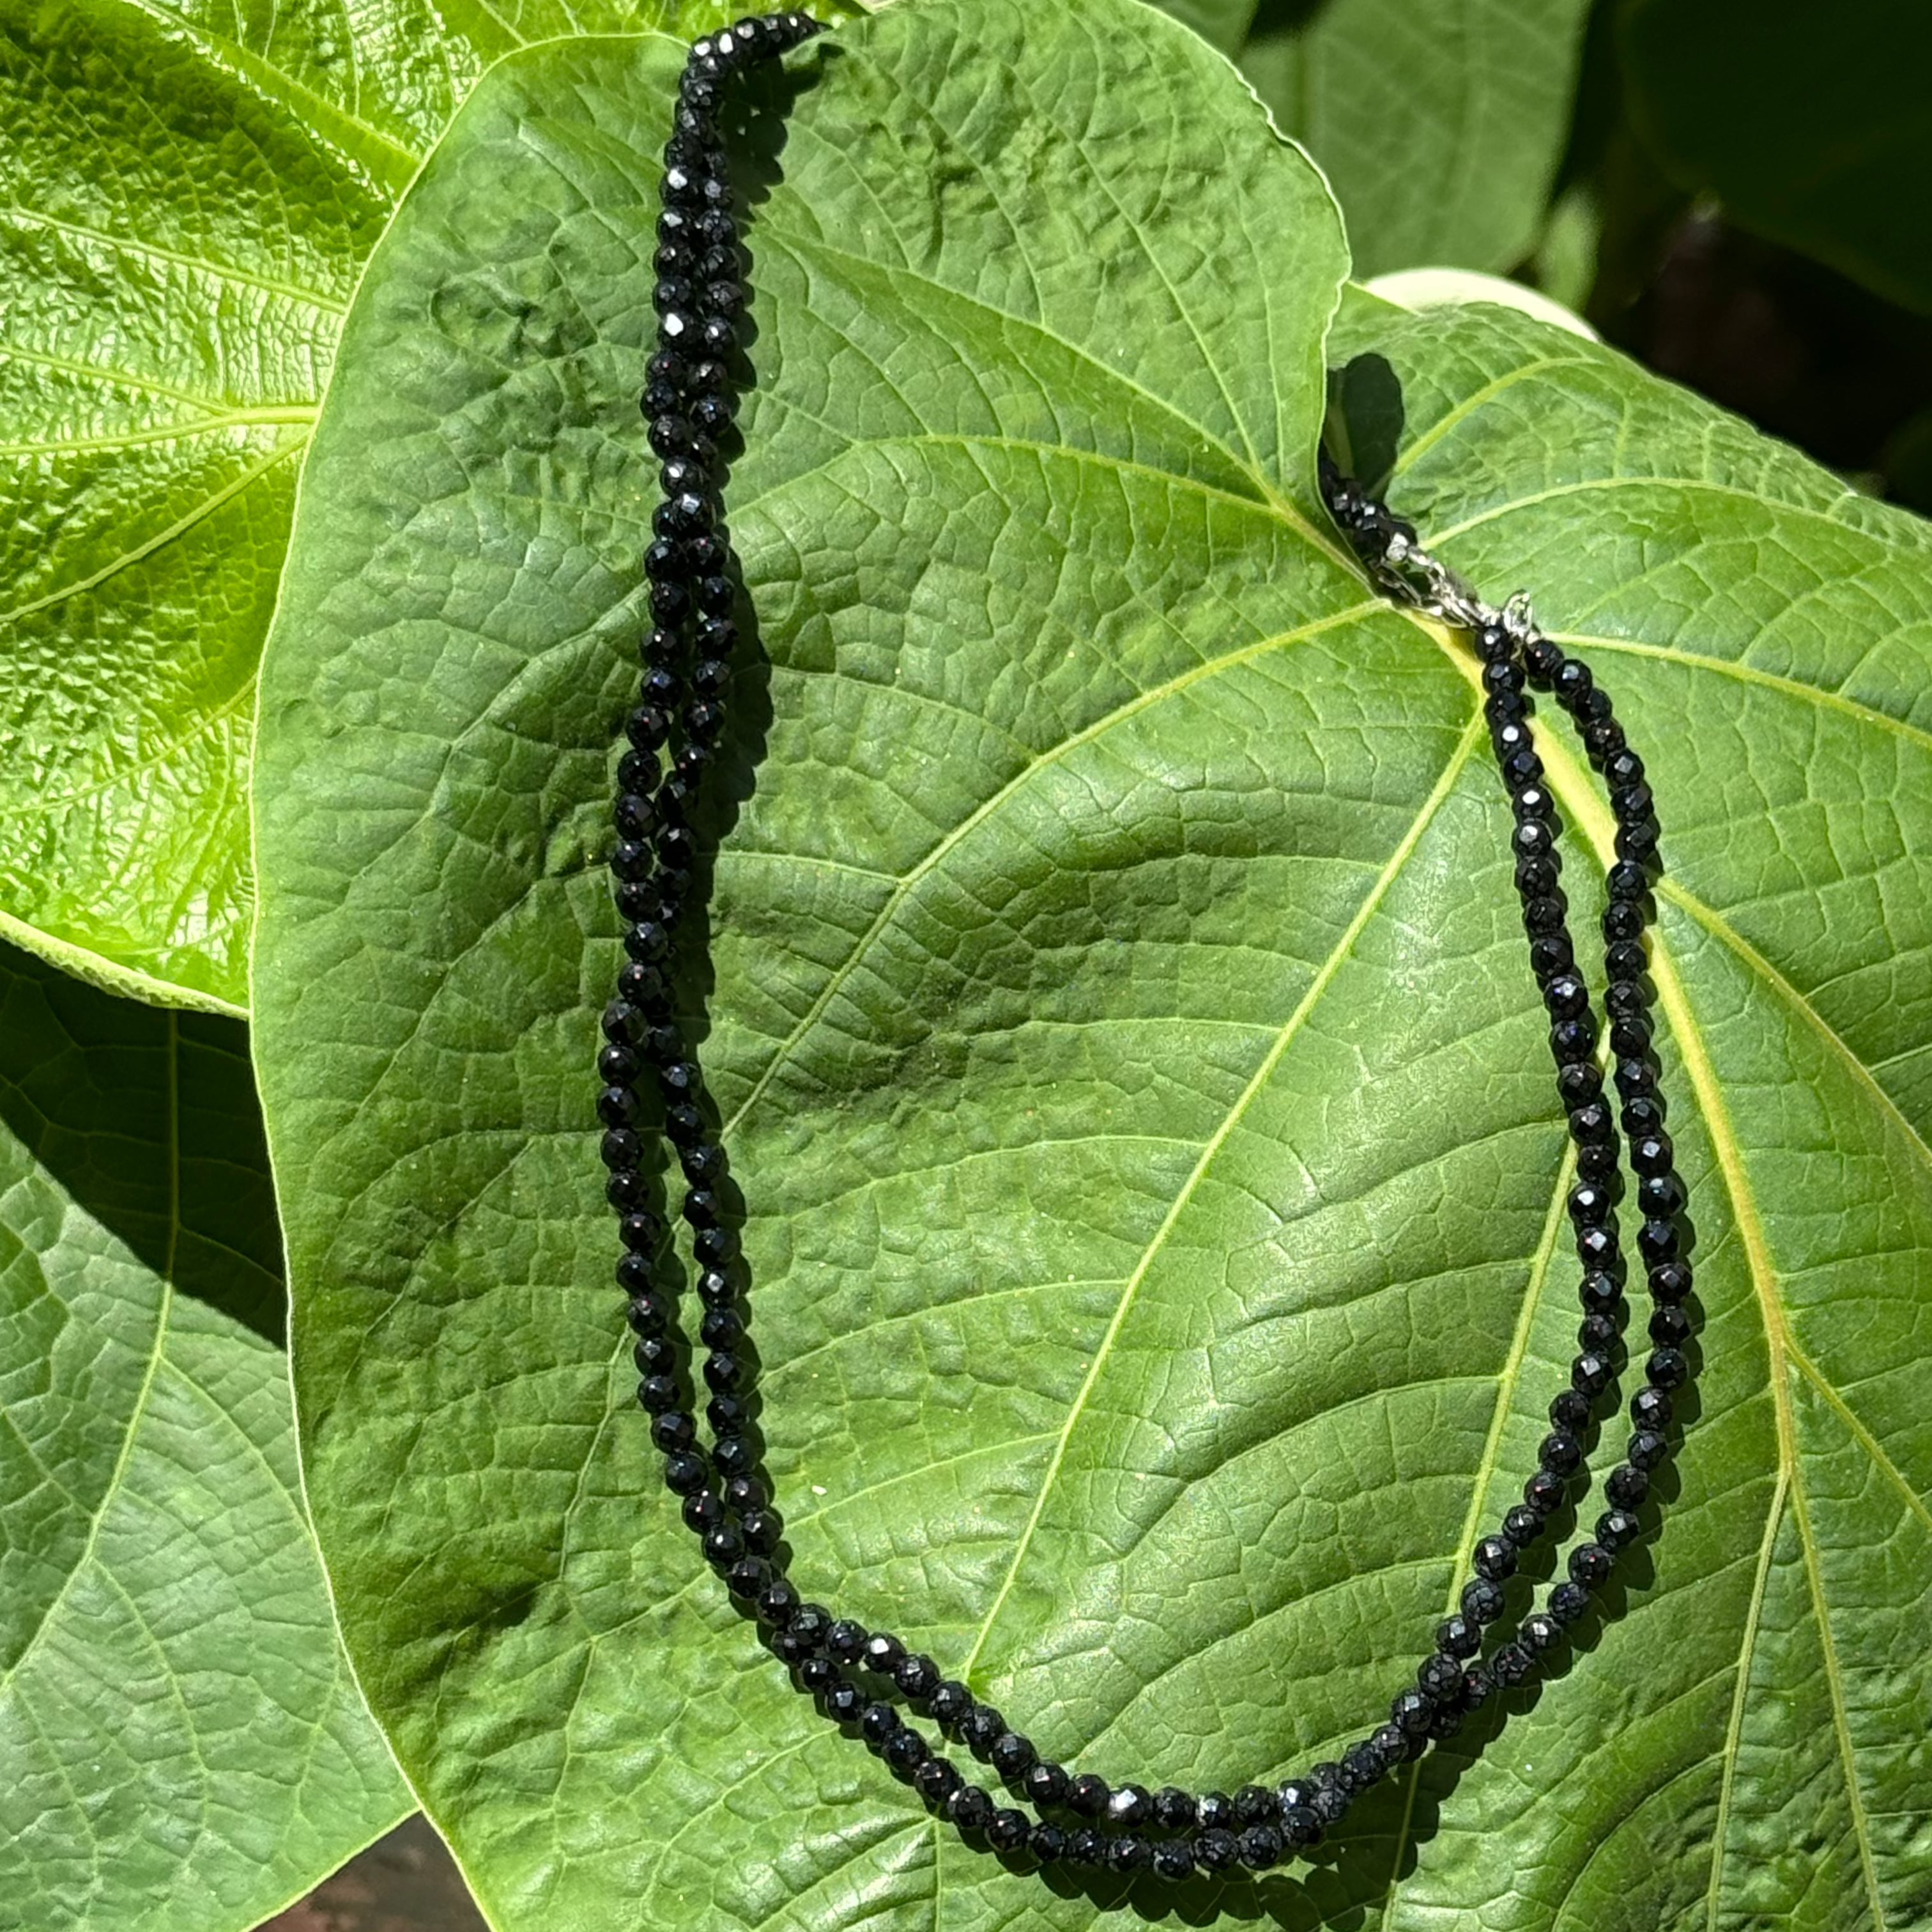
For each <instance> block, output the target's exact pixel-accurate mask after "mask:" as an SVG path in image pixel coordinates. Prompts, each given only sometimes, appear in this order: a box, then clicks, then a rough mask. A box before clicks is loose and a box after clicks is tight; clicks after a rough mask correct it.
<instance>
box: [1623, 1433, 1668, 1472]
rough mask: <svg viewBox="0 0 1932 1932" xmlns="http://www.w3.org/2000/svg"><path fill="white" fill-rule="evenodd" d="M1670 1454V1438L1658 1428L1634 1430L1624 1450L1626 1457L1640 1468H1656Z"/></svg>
mask: <svg viewBox="0 0 1932 1932" xmlns="http://www.w3.org/2000/svg"><path fill="white" fill-rule="evenodd" d="M1624 1454H1625V1457H1626V1458H1627V1459H1628V1460H1629V1462H1630V1463H1631V1465H1632V1466H1634V1467H1635V1468H1637V1469H1655V1468H1656V1467H1657V1466H1658V1464H1659V1463H1662V1462H1663V1461H1664V1460H1665V1458H1666V1457H1668V1456H1669V1455H1670V1442H1669V1440H1668V1439H1667V1438H1666V1437H1665V1436H1664V1433H1663V1431H1662V1430H1657V1429H1640V1430H1636V1431H1634V1433H1632V1435H1631V1439H1630V1441H1629V1442H1628V1445H1626V1446H1625V1450H1624Z"/></svg>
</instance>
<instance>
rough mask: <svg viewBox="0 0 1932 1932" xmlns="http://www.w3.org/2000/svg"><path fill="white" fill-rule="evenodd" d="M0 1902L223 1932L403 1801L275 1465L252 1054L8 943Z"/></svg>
mask: <svg viewBox="0 0 1932 1932" xmlns="http://www.w3.org/2000/svg"><path fill="white" fill-rule="evenodd" d="M0 1221H4V1224H5V1231H6V1232H5V1235H4V1237H0V1242H4V1247H0V1341H4V1345H5V1347H4V1361H5V1368H4V1370H0V1583H4V1589H0V1766H5V1778H4V1779H0V1897H5V1900H6V1910H5V1916H6V1918H7V1922H8V1923H9V1924H16V1925H20V1926H22V1927H29V1926H31V1927H33V1928H34V1932H68V1928H74V1932H80V1928H82V1927H86V1928H89V1932H107V1928H109V1927H112V1928H114V1932H133V1928H135V1927H139V1928H142V1932H163V1928H166V1932H223V1928H233V1932H244V1929H245V1928H246V1927H249V1926H251V1925H254V1924H256V1923H257V1921H259V1920H260V1919H261V1918H263V1917H264V1916H265V1915H266V1914H268V1913H269V1912H272V1911H274V1910H275V1909H278V1907H279V1906H282V1905H284V1904H285V1903H287V1901H288V1900H289V1899H290V1897H292V1896H294V1895H295V1894H298V1893H299V1892H302V1891H305V1890H306V1889H307V1888H308V1886H309V1885H312V1884H313V1883H314V1882H315V1880H316V1879H318V1878H320V1877H321V1876H323V1874H324V1873H326V1872H327V1871H329V1870H331V1869H332V1867H335V1865H337V1864H340V1863H341V1861H342V1860H343V1859H344V1858H347V1856H348V1855H349V1854H350V1852H353V1851H355V1850H356V1849H358V1848H359V1846H362V1845H363V1844H364V1843H367V1842H368V1841H369V1840H370V1839H371V1838H374V1837H375V1836H377V1835H378V1834H379V1833H380V1832H383V1830H385V1829H387V1827H388V1826H390V1825H392V1824H393V1823H395V1820H397V1819H398V1817H401V1815H402V1814H403V1813H404V1811H406V1810H407V1809H408V1808H409V1800H408V1797H407V1793H405V1791H404V1788H403V1786H402V1782H401V1779H400V1778H398V1776H397V1775H396V1772H395V1766H393V1765H392V1763H391V1762H390V1759H389V1753H388V1751H387V1750H386V1748H385V1747H384V1745H383V1742H382V1740H381V1739H380V1736H378V1735H377V1732H376V1729H375V1727H374V1725H373V1724H371V1721H370V1719H369V1716H368V1712H366V1711H365V1709H364V1708H363V1706H362V1700H361V1698H360V1697H359V1695H358V1694H357V1692H356V1688H355V1686H354V1685H353V1682H351V1680H350V1675H349V1668H348V1663H347V1659H346V1658H344V1655H343V1654H342V1649H341V1645H340V1644H339V1643H338V1641H337V1640H336V1638H335V1632H334V1628H333V1622H332V1617H331V1615H330V1611H329V1599H328V1595H327V1592H326V1588H325V1586H324V1584H323V1576H322V1571H321V1568H320V1565H319V1564H318V1562H317V1557H316V1552H315V1546H314V1541H313V1540H312V1539H311V1537H310V1535H309V1532H308V1523H307V1520H306V1519H305V1515H304V1513H303V1509H302V1499H301V1496H300V1494H299V1490H298V1487H297V1483H296V1466H295V1462H296V1458H295V1430H294V1418H293V1415H291V1413H290V1403H289V1394H288V1382H287V1362H286V1361H285V1359H284V1356H283V1355H282V1352H281V1346H280V1342H281V1328H282V1321H283V1307H282V1284H281V1239H280V1235H279V1233H278V1229H277V1226H276V1221H275V1205H274V1202H273V1200H272V1197H271V1193H270V1189H269V1175H268V1165H267V1161H266V1156H265V1153H264V1150H263V1145H262V1136H261V1124H260V1115H259V1114H258V1113H257V1109H256V1106H255V1100H254V1088H253V1082H252V1080H251V1075H250V1072H249V1068H248V1054H247V1049H246V1045H245V1041H244V1040H243V1039H242V1034H241V1031H240V1029H239V1028H237V1027H236V1026H235V1025H233V1022H228V1021H224V1020H220V1019H213V1018H211V1017H208V1016H196V1015H184V1016H180V1017H178V1018H177V1017H176V1016H173V1015H163V1014H160V1013H153V1012H151V1011H148V1010H145V1009H143V1008H142V1007H136V1006H133V1005H132V1004H127V1003H125V1002H123V1001H118V1000H114V999H110V998H108V997H107V996H106V995H104V994H101V993H99V992H95V991H94V990H93V989H91V988H89V987H85V986H77V985H75V984H74V983H73V982H71V980H65V979H63V978H62V977H61V976H60V975H59V974H57V973H55V972H54V971H52V970H51V969H50V968H49V967H47V966H46V965H43V964H42V963H41V962H38V961H37V960H32V959H28V958H27V957H26V956H24V955H23V954H20V953H17V952H15V951H14V950H13V949H12V948H10V947H9V948H7V949H5V951H4V953H0Z"/></svg>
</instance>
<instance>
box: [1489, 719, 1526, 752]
mask: <svg viewBox="0 0 1932 1932" xmlns="http://www.w3.org/2000/svg"><path fill="white" fill-rule="evenodd" d="M1490 742H1491V743H1493V745H1495V746H1496V756H1497V757H1499V758H1505V759H1506V758H1509V757H1513V756H1514V754H1516V753H1517V752H1518V751H1532V750H1534V748H1535V742H1536V741H1535V738H1534V737H1532V735H1531V733H1530V729H1529V726H1528V725H1527V724H1524V723H1523V721H1522V720H1521V719H1520V718H1516V719H1511V720H1509V721H1506V722H1505V723H1503V724H1499V725H1497V726H1496V728H1495V730H1493V731H1492V732H1491V733H1490Z"/></svg>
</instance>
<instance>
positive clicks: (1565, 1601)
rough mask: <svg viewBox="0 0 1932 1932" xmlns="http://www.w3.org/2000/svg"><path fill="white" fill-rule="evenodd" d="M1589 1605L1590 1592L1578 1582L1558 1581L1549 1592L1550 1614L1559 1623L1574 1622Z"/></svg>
mask: <svg viewBox="0 0 1932 1932" xmlns="http://www.w3.org/2000/svg"><path fill="white" fill-rule="evenodd" d="M1589 1607H1590V1593H1589V1591H1587V1590H1586V1589H1584V1588H1583V1585H1582V1584H1580V1583H1559V1584H1558V1585H1557V1586H1556V1589H1553V1590H1552V1591H1551V1592H1550V1615H1551V1616H1553V1617H1554V1618H1555V1619H1556V1621H1557V1622H1559V1624H1565V1625H1568V1624H1574V1622H1576V1621H1577V1619H1578V1618H1579V1617H1580V1616H1583V1613H1584V1612H1585V1611H1586V1610H1588V1609H1589Z"/></svg>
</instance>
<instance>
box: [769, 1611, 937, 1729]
mask: <svg viewBox="0 0 1932 1932" xmlns="http://www.w3.org/2000/svg"><path fill="white" fill-rule="evenodd" d="M785 1641H786V1643H790V1644H796V1643H799V1637H798V1636H797V1634H796V1632H795V1631H786V1633H785ZM798 1681H799V1682H800V1683H801V1684H802V1685H804V1686H805V1688H806V1689H807V1690H808V1691H829V1690H830V1689H831V1688H832V1685H835V1684H836V1683H837V1682H838V1665H837V1664H834V1663H833V1662H832V1660H831V1658H829V1657H818V1656H808V1657H807V1658H805V1661H804V1662H803V1663H802V1664H800V1665H799V1667H798ZM906 1735H907V1736H908V1737H910V1736H911V1735H912V1733H910V1732H907V1733H906Z"/></svg>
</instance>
